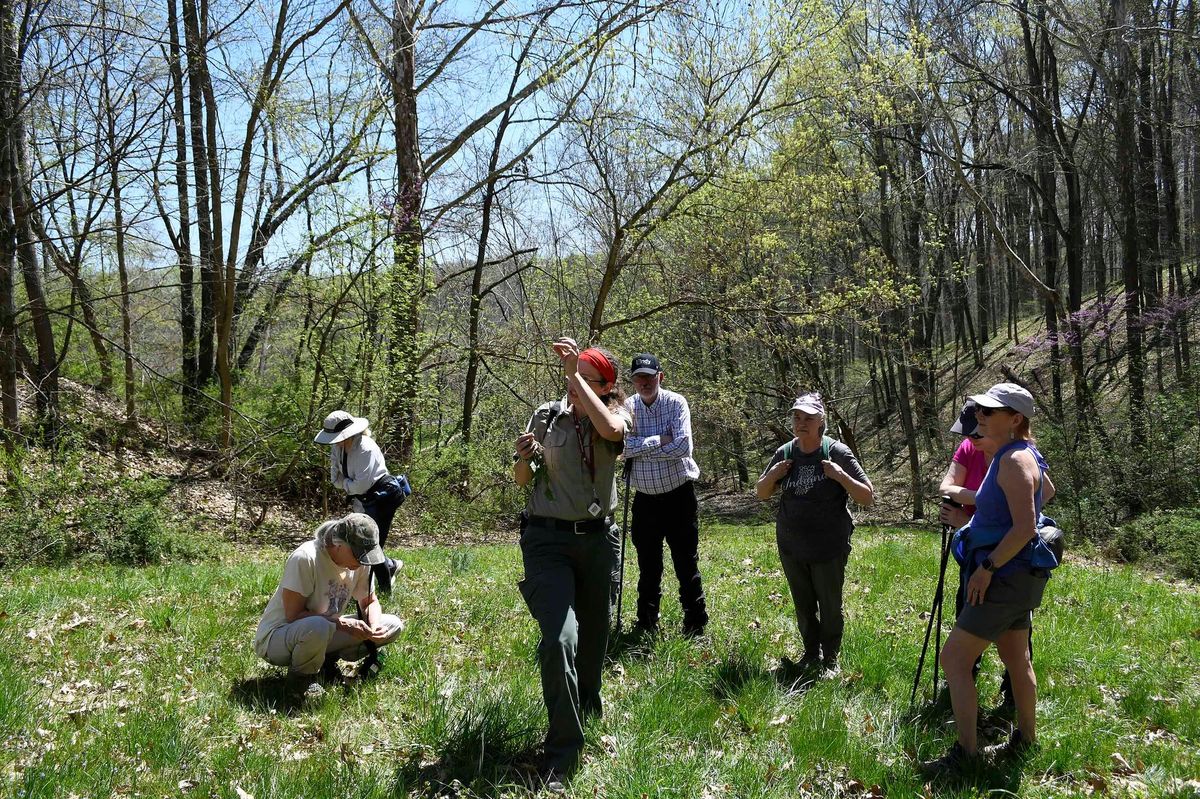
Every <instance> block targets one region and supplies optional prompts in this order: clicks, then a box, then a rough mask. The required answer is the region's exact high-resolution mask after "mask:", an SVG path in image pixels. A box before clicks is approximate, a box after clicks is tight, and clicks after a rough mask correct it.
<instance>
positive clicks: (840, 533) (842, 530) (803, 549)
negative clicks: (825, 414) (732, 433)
mask: <svg viewBox="0 0 1200 799" xmlns="http://www.w3.org/2000/svg"><path fill="white" fill-rule="evenodd" d="M786 447H787V445H786V444H785V445H784V446H782V447H780V448H779V449H777V450H775V454H774V455H773V456H772V457H771V462H770V463H768V464H767V468H766V469H765V470H764V471H763V473H764V474H765V473H766V472H767V471H769V470H770V469H771V467H772V466H774V465H775V464H777V463H779V462H780V461H781V460H784V450H785V449H786ZM822 459H823V457H822V454H821V449H820V448H819V447H818V448H817V450H816V451H815V452H810V453H803V452H801V451H800V447H799V446H798V445H796V444H793V446H792V468H791V470H789V471H788V473H787V476H786V477H784V478H783V479H782V480H780V481H779V486H778V489H777V490H778V493H779V510H778V512H777V514H776V516H775V539H776V541H777V543H778V544H779V548H780V549H781V550H784V551H786V552H787V553H788V554H790V555H792V556H793V557H795V558H797V559H799V560H802V561H808V562H810V563H824V562H825V561H830V560H833V559H834V558H837V557H841V556H843V555H847V554H849V553H850V536H851V534H852V533H853V532H854V519H853V517H852V516H851V515H850V509H849V508H848V507H847V506H846V501H847V500H848V499H849V494H847V493H846V489H844V488H842V486H841V485H840V484H839V483H838V482H837V481H836V480H831V479H829V478H828V477H826V476H825V470H824V469H822V468H821V461H822ZM829 459H830V460H832V461H833V462H834V463H836V464H838V465H839V466H841V467H842V468H843V469H845V470H846V474H848V475H850V476H851V477H853V478H854V479H855V480H858V481H860V482H864V483H865V482H867V473H866V472H865V471H863V468H862V466H861V465H860V464H859V462H858V458H856V457H854V453H853V452H851V451H850V448H849V447H847V446H846V445H845V444H843V443H842V442H840V441H834V442H833V445H832V446H831V447H830V448H829Z"/></svg>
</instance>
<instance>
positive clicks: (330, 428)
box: [313, 411, 371, 444]
mask: <svg viewBox="0 0 1200 799" xmlns="http://www.w3.org/2000/svg"><path fill="white" fill-rule="evenodd" d="M370 424H371V423H370V422H368V421H367V420H366V419H363V418H362V417H359V416H351V415H350V414H348V413H346V412H345V411H334V412H333V413H331V414H329V415H328V416H326V417H325V421H324V422H323V423H322V424H321V432H319V433H317V435H316V437H315V438H313V441H314V442H315V443H317V444H336V443H338V442H339V441H345V440H346V439H347V438H350V437H351V436H356V435H358V434H359V433H361V432H362V431H364V430H366V429H367V427H368V426H370Z"/></svg>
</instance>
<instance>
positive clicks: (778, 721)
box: [767, 713, 792, 727]
mask: <svg viewBox="0 0 1200 799" xmlns="http://www.w3.org/2000/svg"><path fill="white" fill-rule="evenodd" d="M791 720H792V717H791V716H789V715H788V714H786V713H784V714H783V715H782V716H776V717H775V718H773V719H771V720H770V721H768V722H767V726H768V727H782V726H783V725H784V724H787V723H788V722H789V721H791Z"/></svg>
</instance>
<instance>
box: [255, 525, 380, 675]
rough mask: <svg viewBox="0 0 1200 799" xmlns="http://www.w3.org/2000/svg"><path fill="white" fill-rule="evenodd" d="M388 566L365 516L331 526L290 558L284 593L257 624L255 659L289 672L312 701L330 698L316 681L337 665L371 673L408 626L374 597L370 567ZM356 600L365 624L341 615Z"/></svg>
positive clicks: (281, 590) (279, 591)
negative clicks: (352, 665) (343, 663)
mask: <svg viewBox="0 0 1200 799" xmlns="http://www.w3.org/2000/svg"><path fill="white" fill-rule="evenodd" d="M383 558H384V555H383V550H382V549H380V547H379V528H378V527H376V525H375V522H374V520H372V519H371V517H369V516H367V515H365V514H362V513H351V514H350V515H349V516H346V517H345V518H343V519H336V520H334V521H328V522H325V523H324V524H322V525H321V526H320V527H318V528H317V532H316V535H315V536H314V538H313V539H312V540H311V541H306V542H305V543H303V544H301V545H300V546H299V547H297V548H296V549H295V551H293V552H292V554H291V555H289V556H288V559H287V563H286V565H285V566H284V568H283V578H282V579H281V580H280V581H279V588H277V589H276V590H275V594H274V595H273V596H272V597H271V600H270V601H269V602H268V603H267V607H266V609H265V610H264V611H263V615H262V619H261V620H259V623H258V631H257V632H256V633H255V636H254V651H255V652H256V653H258V656H259V657H261V658H263V659H264V660H266V661H267V662H268V663H271V664H273V665H276V666H285V667H287V669H288V672H289V674H290V675H291V676H292V678H293V680H294V681H295V682H296V683H298V684H299V687H300V688H301V689H302V690H303V692H304V696H305V697H306V698H317V697H320V696H321V695H323V694H324V693H325V689H324V688H323V687H322V686H321V683H320V682H319V680H318V676H319V675H321V674H322V673H323V672H324V673H325V674H326V675H332V674H333V673H334V670H335V669H336V668H337V661H338V660H347V661H358V660H363V661H364V662H363V663H362V664H361V665H360V667H359V674H364V673H368V672H370V671H372V670H373V669H372V666H374V665H377V664H376V663H373V662H370V661H371V660H372V659H375V660H377V658H378V655H377V651H378V647H381V646H384V645H385V644H389V643H391V642H392V641H394V640H395V639H396V636H398V635H399V634H400V631H401V630H402V629H404V622H403V621H401V620H400V619H399V618H397V617H396V616H393V615H391V614H387V613H384V612H383V611H382V610H381V609H380V606H379V602H378V601H377V600H376V598H375V594H374V593H373V592H372V591H371V575H370V570H371V566H372V565H374V564H378V563H382V562H383ZM351 599H354V600H355V601H357V602H358V607H359V611H360V614H361V616H362V618H356V617H355V616H352V615H345V614H343V611H344V610H345V608H346V606H347V605H348V604H349V603H350V600H351Z"/></svg>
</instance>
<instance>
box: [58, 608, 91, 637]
mask: <svg viewBox="0 0 1200 799" xmlns="http://www.w3.org/2000/svg"><path fill="white" fill-rule="evenodd" d="M93 621H95V619H93V618H92V617H91V616H80V615H79V614H78V613H76V614H74V615H73V616H71V620H70V621H69V622H67V623H66V624H64V625H63V626H62V627H60V628H59V629H61V630H62V631H63V632H64V633H69V632H71V630H74V629H75V628H76V627H86V626H87V625H89V624H91V623H92V622H93Z"/></svg>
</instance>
